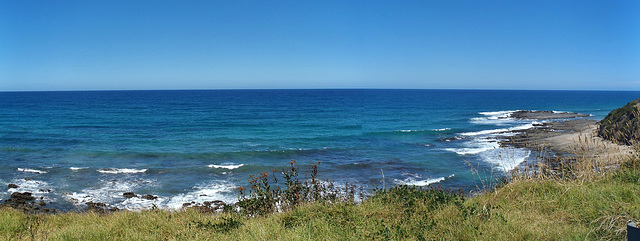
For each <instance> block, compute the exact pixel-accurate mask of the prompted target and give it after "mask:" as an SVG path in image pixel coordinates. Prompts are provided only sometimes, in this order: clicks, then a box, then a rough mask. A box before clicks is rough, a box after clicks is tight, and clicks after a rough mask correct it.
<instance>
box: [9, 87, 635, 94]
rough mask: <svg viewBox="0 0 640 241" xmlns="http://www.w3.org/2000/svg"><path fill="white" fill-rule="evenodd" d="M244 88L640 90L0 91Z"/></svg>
mask: <svg viewBox="0 0 640 241" xmlns="http://www.w3.org/2000/svg"><path fill="white" fill-rule="evenodd" d="M242 90H274V91H277V90H452V91H455V90H466V91H469V90H471V91H474V90H475V91H585V92H586V91H601V92H640V90H616V89H607V90H596V89H491V88H433V89H429V88H201V89H78V90H74V89H62V90H0V93H16V92H111V91H113V92H117V91H242Z"/></svg>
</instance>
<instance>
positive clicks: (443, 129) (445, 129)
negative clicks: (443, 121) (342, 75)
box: [433, 128, 451, 131]
mask: <svg viewBox="0 0 640 241" xmlns="http://www.w3.org/2000/svg"><path fill="white" fill-rule="evenodd" d="M448 130H451V128H440V129H433V131H448Z"/></svg>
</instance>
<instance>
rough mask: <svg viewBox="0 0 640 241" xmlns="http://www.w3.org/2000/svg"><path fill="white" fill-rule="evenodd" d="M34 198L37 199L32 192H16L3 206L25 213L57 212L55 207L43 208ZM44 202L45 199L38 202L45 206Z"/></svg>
mask: <svg viewBox="0 0 640 241" xmlns="http://www.w3.org/2000/svg"><path fill="white" fill-rule="evenodd" d="M34 200H36V198H35V197H34V196H32V195H31V193H30V192H14V193H12V194H11V197H10V198H9V199H6V200H4V204H3V205H2V206H8V207H11V208H14V209H17V210H21V211H23V212H25V213H42V212H55V209H48V208H44V209H41V208H40V206H38V205H36V203H35V201H34ZM43 203H44V201H40V203H38V204H39V205H41V206H44V205H42V204H43Z"/></svg>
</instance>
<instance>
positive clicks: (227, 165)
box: [207, 164, 244, 170]
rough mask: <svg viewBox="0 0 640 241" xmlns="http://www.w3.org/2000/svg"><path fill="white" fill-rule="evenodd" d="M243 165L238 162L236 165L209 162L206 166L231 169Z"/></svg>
mask: <svg viewBox="0 0 640 241" xmlns="http://www.w3.org/2000/svg"><path fill="white" fill-rule="evenodd" d="M242 166H244V164H238V165H234V164H222V165H215V164H211V165H208V166H207V167H211V168H224V169H229V170H233V169H237V168H240V167H242Z"/></svg>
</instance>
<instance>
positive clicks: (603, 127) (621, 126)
mask: <svg viewBox="0 0 640 241" xmlns="http://www.w3.org/2000/svg"><path fill="white" fill-rule="evenodd" d="M598 136H600V137H602V138H603V139H606V140H610V141H614V142H617V143H621V144H625V145H631V144H633V142H637V141H640V99H637V100H634V101H631V102H629V103H628V104H626V105H625V106H623V107H620V108H618V109H615V110H613V111H611V112H610V113H609V114H608V115H607V116H606V117H605V118H604V119H602V121H600V130H598Z"/></svg>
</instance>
